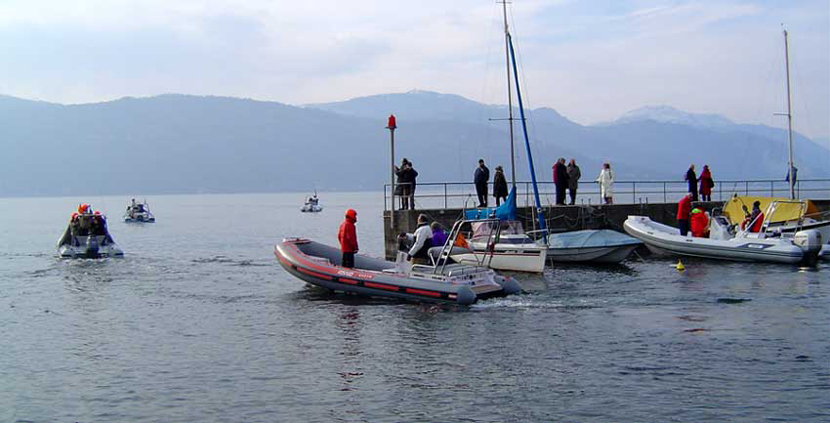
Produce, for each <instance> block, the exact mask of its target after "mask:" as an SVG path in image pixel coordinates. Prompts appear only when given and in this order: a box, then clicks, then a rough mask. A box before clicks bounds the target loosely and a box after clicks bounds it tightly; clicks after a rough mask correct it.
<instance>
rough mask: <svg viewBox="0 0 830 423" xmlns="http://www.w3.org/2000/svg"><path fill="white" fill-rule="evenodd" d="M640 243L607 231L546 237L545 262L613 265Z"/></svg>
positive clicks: (573, 232)
mask: <svg viewBox="0 0 830 423" xmlns="http://www.w3.org/2000/svg"><path fill="white" fill-rule="evenodd" d="M641 245H643V243H642V242H641V241H640V240H638V239H637V238H632V237H630V236H628V235H625V234H621V233H619V232H617V231H612V230H610V229H585V230H580V231H572V232H563V233H557V234H551V235H550V236H548V259H549V260H551V261H554V262H570V263H599V264H615V263H620V262H621V261H623V260H625V259H626V258H628V256H629V255H630V254H631V252H633V251H634V250H635V249H636V248H637V247H639V246H641Z"/></svg>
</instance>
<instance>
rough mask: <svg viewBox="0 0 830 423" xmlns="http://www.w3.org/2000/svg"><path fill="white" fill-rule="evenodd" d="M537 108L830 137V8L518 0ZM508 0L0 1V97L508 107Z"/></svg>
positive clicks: (514, 19) (707, 1)
mask: <svg viewBox="0 0 830 423" xmlns="http://www.w3.org/2000/svg"><path fill="white" fill-rule="evenodd" d="M509 8H510V12H509V15H510V20H511V29H512V30H513V33H514V38H515V42H516V44H517V49H518V54H519V56H520V58H519V61H520V65H521V69H520V73H521V78H522V82H523V83H524V84H525V86H524V89H525V93H524V94H525V96H526V100H527V103H529V104H528V105H529V106H530V107H534V108H535V107H543V106H547V107H552V108H555V109H557V110H558V111H559V112H560V113H562V114H564V115H565V116H567V117H568V118H570V119H572V120H575V121H577V122H579V123H583V124H589V123H595V122H599V121H605V120H611V119H614V118H616V117H619V116H620V115H621V114H623V113H624V112H626V111H628V110H632V109H635V108H638V107H642V106H646V105H663V104H665V105H671V106H674V107H677V108H680V109H683V110H687V111H691V112H699V113H719V114H723V115H725V116H727V117H729V118H731V119H733V120H735V121H738V122H748V123H765V124H769V125H774V126H783V125H785V120H784V118H782V117H779V116H773V113H776V112H782V111H784V107H785V105H786V97H785V88H784V48H783V37H782V34H781V23H784V24H785V25H786V27H787V29H788V30H789V32H790V63H791V72H792V80H793V87H792V89H793V107H794V125H795V129H796V130H798V131H799V132H802V133H804V134H806V135H808V136H812V137H823V138H827V137H828V134H830V128H828V125H829V123H828V122H830V59H828V57H829V56H830V1H828V0H812V1H808V0H789V1H741V0H701V1H685V0H655V1H622V0H590V1H586V0H547V1H543V0H512V4H510V5H509ZM501 16H502V15H501V6H500V5H498V4H496V3H495V0H453V1H446V0H440V1H434V0H421V1H412V0H406V1H399V0H351V1H344V0H306V1H296V0H294V1H282V0H271V1H267V0H233V1H230V0H229V1H206V0H205V1H191V0H136V1H117V0H71V1H67V0H55V1H52V0H0V93H2V94H7V95H13V96H18V97H23V98H30V99H39V100H46V101H53V102H59V103H85V102H95V101H104V100H112V99H116V98H119V97H123V96H151V95H157V94H164V93H185V94H205V95H207V94H210V95H226V96H235V97H250V98H255V99H261V100H273V101H279V102H283V103H289V104H304V103H313V102H328V101H339V100H346V99H349V98H353V97H357V96H364V95H371V94H381V93H390V92H403V91H408V90H411V89H423V90H432V91H439V92H443V93H453V94H459V95H463V96H465V97H468V98H470V99H473V100H477V101H482V102H486V103H506V100H505V99H504V97H505V93H504V91H505V88H504V50H503V48H504V42H503V38H502V37H503V33H502V26H501Z"/></svg>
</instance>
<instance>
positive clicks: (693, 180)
mask: <svg viewBox="0 0 830 423" xmlns="http://www.w3.org/2000/svg"><path fill="white" fill-rule="evenodd" d="M686 181H687V182H688V183H689V192H690V193H691V194H692V201H697V174H696V173H695V165H691V166H689V170H687V171H686Z"/></svg>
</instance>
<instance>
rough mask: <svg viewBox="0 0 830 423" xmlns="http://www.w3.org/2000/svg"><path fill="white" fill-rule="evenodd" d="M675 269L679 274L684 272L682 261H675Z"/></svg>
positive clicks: (684, 267)
mask: <svg viewBox="0 0 830 423" xmlns="http://www.w3.org/2000/svg"><path fill="white" fill-rule="evenodd" d="M675 268H676V269H677V270H678V271H679V272H682V271H684V270H686V266H684V265H683V262H682V261H680V260H677V266H675Z"/></svg>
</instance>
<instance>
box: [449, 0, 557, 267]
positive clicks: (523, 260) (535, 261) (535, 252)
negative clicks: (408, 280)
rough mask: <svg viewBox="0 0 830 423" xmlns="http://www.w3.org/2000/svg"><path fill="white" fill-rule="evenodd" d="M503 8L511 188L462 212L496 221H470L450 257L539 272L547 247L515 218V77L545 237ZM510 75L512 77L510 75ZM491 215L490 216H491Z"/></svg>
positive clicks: (541, 219) (540, 219) (467, 216)
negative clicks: (464, 243)
mask: <svg viewBox="0 0 830 423" xmlns="http://www.w3.org/2000/svg"><path fill="white" fill-rule="evenodd" d="M502 5H503V10H504V39H505V56H506V57H505V59H506V63H507V104H508V107H507V109H508V113H509V115H508V116H509V118H508V122H509V126H510V131H509V132H510V162H511V171H512V177H513V188H512V189H511V190H510V194H509V195H508V198H507V201H506V202H505V204H504V205H502V206H500V207H499V208H489V209H488V208H485V209H476V210H468V211H467V212H466V213H465V219H466V220H471V219H491V217H492V216H498V217H499V220H498V221H493V220H486V221H484V220H482V221H481V222H475V221H473V222H472V223H471V225H472V237H471V238H470V239H469V247H470V250H471V251H467V252H463V253H459V254H453V255H451V257H452V259H453V260H455V261H458V262H469V263H479V262H481V259H480V256H481V255H487V256H489V260H488V261H487V262H488V263H489V267H491V268H493V269H499V270H513V271H521V272H534V273H541V272H542V271H544V269H545V262H546V260H547V254H548V248H547V245H544V244H540V243H537V242H535V241H534V240H532V239H531V238H530V237H529V236H528V235H527V234H526V233H525V232H524V228H523V227H522V223H521V222H520V221H518V220H516V163H515V156H514V142H513V94H512V86H511V82H512V81H511V79H513V80H515V84H516V99H517V101H518V103H519V113H520V116H521V122H522V131H523V134H524V140H525V147H526V149H527V160H528V166H529V167H530V177H531V182H532V184H533V195H534V201H535V204H536V208H535V214H536V219H537V221H538V226H539V230H538V231H537V232H541V233H542V239H547V236H546V234H547V230H546V229H545V219H544V217H543V215H542V203H541V201H540V200H539V188H538V185H537V183H536V171H535V169H534V167H533V155H532V153H531V151H530V140H529V138H528V135H527V120H526V119H525V110H524V105H523V104H522V92H521V87H520V85H519V78H518V67H517V65H516V53H515V50H514V48H513V38H512V36H511V35H510V28H509V27H508V25H507V2H503V3H502ZM511 70H512V73H511ZM511 75H512V76H513V77H515V78H511ZM491 215H492V216H491ZM493 225H500V228H498V229H499V231H493V228H492V226H493Z"/></svg>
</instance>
